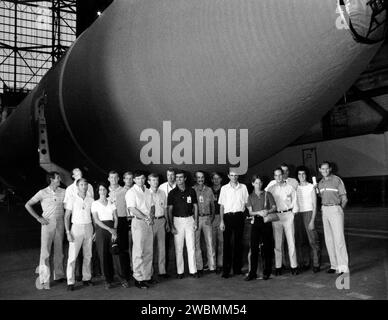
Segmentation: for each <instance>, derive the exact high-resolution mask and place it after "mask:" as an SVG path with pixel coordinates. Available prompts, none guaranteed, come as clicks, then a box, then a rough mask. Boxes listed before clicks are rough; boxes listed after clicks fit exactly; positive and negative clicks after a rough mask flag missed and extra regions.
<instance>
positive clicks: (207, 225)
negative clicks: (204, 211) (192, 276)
mask: <svg viewBox="0 0 388 320" xmlns="http://www.w3.org/2000/svg"><path fill="white" fill-rule="evenodd" d="M198 219H199V221H198V229H197V230H196V231H195V260H196V262H197V270H203V261H202V250H201V234H202V233H203V235H204V237H205V243H206V254H207V264H208V266H209V270H211V271H213V270H215V269H216V263H215V260H216V254H215V251H214V250H213V226H212V223H211V221H210V215H209V216H203V217H198Z"/></svg>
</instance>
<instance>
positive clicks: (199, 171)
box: [194, 170, 206, 177]
mask: <svg viewBox="0 0 388 320" xmlns="http://www.w3.org/2000/svg"><path fill="white" fill-rule="evenodd" d="M197 173H202V174H203V176H204V177H205V176H206V173H205V172H204V171H202V170H197V171H195V173H194V175H195V176H197Z"/></svg>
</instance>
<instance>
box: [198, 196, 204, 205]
mask: <svg viewBox="0 0 388 320" xmlns="http://www.w3.org/2000/svg"><path fill="white" fill-rule="evenodd" d="M199 202H200V203H203V202H204V201H203V196H202V195H201V196H199Z"/></svg>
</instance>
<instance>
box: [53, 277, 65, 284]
mask: <svg viewBox="0 0 388 320" xmlns="http://www.w3.org/2000/svg"><path fill="white" fill-rule="evenodd" d="M65 281H66V278H61V279H57V280H54V282H55V283H63V282H65Z"/></svg>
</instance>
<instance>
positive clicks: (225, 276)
mask: <svg viewBox="0 0 388 320" xmlns="http://www.w3.org/2000/svg"><path fill="white" fill-rule="evenodd" d="M221 277H222V278H225V279H228V278H229V277H230V275H229V273H222V275H221Z"/></svg>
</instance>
